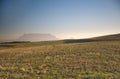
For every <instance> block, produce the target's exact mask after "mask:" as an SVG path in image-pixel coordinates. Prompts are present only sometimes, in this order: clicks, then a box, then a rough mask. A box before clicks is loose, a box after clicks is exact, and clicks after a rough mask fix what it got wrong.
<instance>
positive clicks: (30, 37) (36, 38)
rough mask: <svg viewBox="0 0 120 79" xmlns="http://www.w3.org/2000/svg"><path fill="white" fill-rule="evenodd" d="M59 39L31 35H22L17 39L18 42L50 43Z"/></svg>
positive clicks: (51, 36)
mask: <svg viewBox="0 0 120 79" xmlns="http://www.w3.org/2000/svg"><path fill="white" fill-rule="evenodd" d="M57 39H58V38H56V37H55V36H53V35H51V34H41V33H30V34H24V35H22V36H21V37H19V38H18V39H17V41H50V40H57Z"/></svg>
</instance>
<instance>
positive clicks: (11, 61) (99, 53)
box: [0, 40, 120, 79]
mask: <svg viewBox="0 0 120 79" xmlns="http://www.w3.org/2000/svg"><path fill="white" fill-rule="evenodd" d="M55 43H56V44H55ZM23 44H24V45H25V43H23ZM23 44H22V43H20V44H14V45H16V47H1V48H0V79H120V41H119V40H117V41H92V42H83V43H82V42H81V43H79V42H78V43H77V42H75V43H64V42H60V41H58V42H52V43H51V42H50V43H49V44H48V42H47V43H46V44H45V45H44V44H39V45H36V44H34V43H31V45H30V43H29V45H30V46H25V47H24V45H23ZM26 45H28V43H26ZM32 45H33V46H32ZM1 46H2V45H1Z"/></svg>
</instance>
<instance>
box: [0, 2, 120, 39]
mask: <svg viewBox="0 0 120 79" xmlns="http://www.w3.org/2000/svg"><path fill="white" fill-rule="evenodd" d="M24 33H50V34H53V35H55V36H57V37H58V38H85V37H93V36H99V35H104V34H112V33H120V0H0V38H13V37H16V36H19V35H22V34H24Z"/></svg>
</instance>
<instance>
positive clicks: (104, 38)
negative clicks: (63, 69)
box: [64, 34, 120, 43]
mask: <svg viewBox="0 0 120 79" xmlns="http://www.w3.org/2000/svg"><path fill="white" fill-rule="evenodd" d="M95 41H120V34H112V35H105V36H99V37H93V38H88V39H67V40H64V42H65V43H82V42H95Z"/></svg>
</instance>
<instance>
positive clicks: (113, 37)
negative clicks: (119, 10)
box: [92, 33, 120, 41]
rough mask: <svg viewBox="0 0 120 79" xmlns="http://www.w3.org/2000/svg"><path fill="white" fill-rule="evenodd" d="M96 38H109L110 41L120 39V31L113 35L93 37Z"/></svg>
mask: <svg viewBox="0 0 120 79" xmlns="http://www.w3.org/2000/svg"><path fill="white" fill-rule="evenodd" d="M92 39H94V40H106V41H107V40H108V41H112V40H120V33H119V34H112V35H105V36H99V37H94V38H92Z"/></svg>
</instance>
